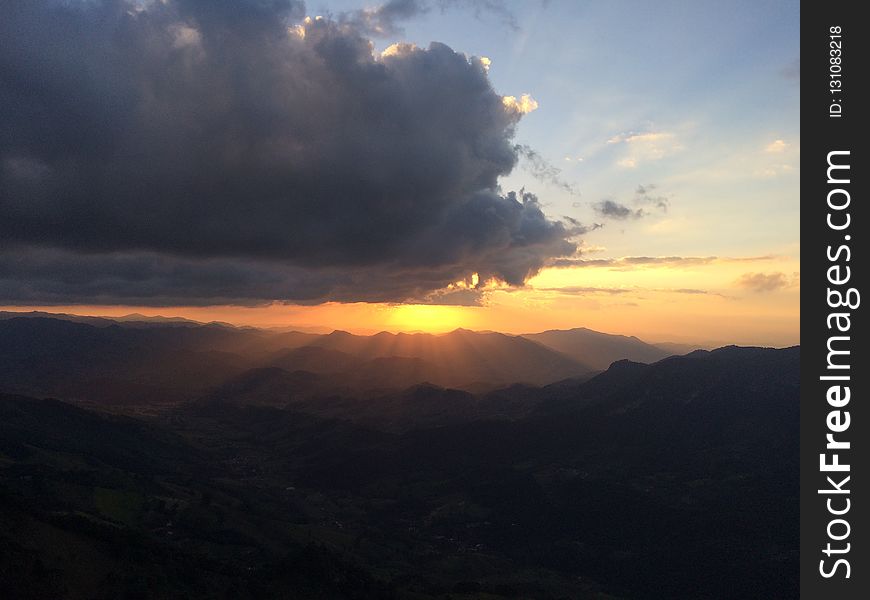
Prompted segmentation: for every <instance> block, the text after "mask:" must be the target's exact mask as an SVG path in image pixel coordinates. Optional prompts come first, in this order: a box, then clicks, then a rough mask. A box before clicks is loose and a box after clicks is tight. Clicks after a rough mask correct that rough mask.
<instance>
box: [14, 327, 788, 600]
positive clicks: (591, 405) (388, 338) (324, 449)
mask: <svg viewBox="0 0 870 600" xmlns="http://www.w3.org/2000/svg"><path fill="white" fill-rule="evenodd" d="M131 323H135V321H127V322H124V323H123V324H122V323H117V324H114V323H108V324H106V323H99V324H96V323H85V322H76V321H75V320H70V319H59V318H53V317H45V316H43V315H39V316H31V317H26V318H20V317H13V318H7V319H3V320H0V548H3V553H2V556H0V586H2V589H3V590H4V595H5V596H6V597H12V598H136V597H142V598H146V597H160V598H214V597H232V598H275V597H281V598H291V599H293V598H299V599H303V598H305V599H307V598H330V599H332V598H334V599H342V598H348V599H382V598H383V599H396V600H428V599H439V600H447V599H448V598H449V599H452V600H459V599H464V600H470V599H472V598H490V599H508V598H534V599H536V600H557V599H563V598H571V599H574V598H579V599H586V598H588V599H592V598H595V599H598V600H615V599H623V600H627V599H638V598H639V599H652V598H663V597H667V598H689V597H690V598H705V599H732V598H733V599H738V598H740V599H743V598H759V599H761V598H797V596H798V590H797V583H796V582H797V579H798V577H797V570H798V501H797V498H798V482H799V479H798V447H799V436H798V432H799V402H798V397H799V367H800V349H799V348H797V347H795V348H785V349H772V348H742V347H735V346H729V347H723V348H719V349H716V350H712V351H707V350H696V351H693V352H690V353H688V354H685V355H682V356H668V357H664V358H661V359H657V360H653V359H654V357H655V354H654V352H655V347H654V346H651V345H647V344H644V343H643V342H641V341H640V340H637V339H635V338H622V337H619V336H607V335H604V334H598V333H596V332H591V331H589V330H584V329H579V330H572V331H569V332H545V333H542V334H536V335H530V336H509V335H503V334H498V333H491V332H486V333H474V332H469V331H464V330H458V331H454V332H451V333H449V334H444V335H440V336H435V335H427V334H410V335H409V334H398V335H394V334H378V335H374V336H355V335H351V334H349V333H346V332H333V333H332V334H326V335H318V334H310V333H304V332H275V331H263V330H257V329H243V328H234V327H228V326H225V325H219V324H214V325H201V324H184V325H183V326H179V325H178V324H177V323H174V322H169V323H166V325H165V326H161V325H158V324H154V323H152V324H149V325H148V326H142V327H140V326H136V325H134V324H131ZM536 338H537V339H536ZM577 340H581V341H584V340H585V341H587V343H598V344H599V348H598V349H597V350H596V349H595V348H592V349H589V348H587V347H584V346H583V344H581V343H580V341H577ZM544 342H549V344H552V346H550V345H545V343H544ZM620 348H625V349H626V350H625V352H631V353H633V354H631V357H634V359H630V358H631V357H629V358H626V357H620V358H617V359H615V360H614V361H612V362H611V364H609V366H608V367H607V368H606V369H604V370H598V369H595V368H594V367H593V366H590V365H588V364H585V363H584V362H583V361H582V359H583V357H584V356H586V357H590V356H592V357H594V358H596V360H599V361H602V360H608V359H609V358H611V357H618V356H619V354H621V352H622V351H620ZM442 353H445V354H444V355H442ZM638 358H646V359H647V360H650V362H649V363H644V362H638V360H637V359H638ZM590 362H592V361H590ZM512 374H513V375H512ZM439 378H441V379H440V380H439ZM433 379H434V380H435V381H433ZM453 380H456V381H462V382H465V384H466V385H464V389H457V388H456V387H451V386H450V385H448V384H446V383H447V382H449V381H453ZM47 397H52V398H47Z"/></svg>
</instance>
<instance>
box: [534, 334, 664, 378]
mask: <svg viewBox="0 0 870 600" xmlns="http://www.w3.org/2000/svg"><path fill="white" fill-rule="evenodd" d="M523 337H524V338H526V339H529V340H532V341H534V342H538V343H539V344H543V345H544V346H546V347H548V348H552V349H553V350H556V351H558V352H561V353H562V354H565V355H566V356H570V357H571V358H573V359H574V360H576V361H578V362H580V363H582V364H585V365H589V367H591V368H592V369H595V370H599V371H600V370H603V369H606V368H607V367H609V366H610V363H612V362H614V361H617V360H624V359H627V360H632V361H635V362H642V363H652V362H656V361H657V360H661V359H663V358H665V357H667V356H670V355H671V354H673V352H668V351H667V350H665V349H662V348H659V347H657V346H653V345H652V344H647V343H646V342H642V341H641V340H639V339H637V338H636V337H627V336H624V335H611V334H607V333H600V332H598V331H592V330H591V329H586V328H585V327H578V328H576V329H568V330H558V329H556V330H550V331H544V332H542V333H532V334H524V335H523Z"/></svg>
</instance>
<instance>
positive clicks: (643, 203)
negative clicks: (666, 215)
mask: <svg viewBox="0 0 870 600" xmlns="http://www.w3.org/2000/svg"><path fill="white" fill-rule="evenodd" d="M656 189H657V186H656V185H655V184H654V183H648V184H646V185H639V186H637V189H635V191H634V197H633V198H632V202H633V203H634V205H635V206H638V207H639V208H629V207H628V206H626V205H625V204H622V203H621V202H618V201H616V200H613V199H609V198H605V199H604V200H601V201H600V202H596V203H594V204H593V205H592V208H593V210H595V212H596V213H598V214H599V215H600V216H602V217H604V218H607V219H616V220H619V221H625V220H627V219H642V218H644V217H648V216H651V215H653V214H655V213H653V212H650V209H651V208H652V209H656V210H658V211H661V212H667V211H668V208H669V207H670V200H669V199H668V197H667V196H663V195H661V194H656V193H655V190H656Z"/></svg>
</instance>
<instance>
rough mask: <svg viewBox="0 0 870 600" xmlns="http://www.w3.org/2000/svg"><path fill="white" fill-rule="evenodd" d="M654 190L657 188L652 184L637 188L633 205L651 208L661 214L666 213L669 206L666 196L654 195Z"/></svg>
mask: <svg viewBox="0 0 870 600" xmlns="http://www.w3.org/2000/svg"><path fill="white" fill-rule="evenodd" d="M656 189H658V186H657V185H656V184H654V183H648V184H646V185H639V186H637V189H636V190H635V191H634V202H635V204H642V205H646V206H652V207H654V208H657V209H658V210H660V211H662V212H668V208H670V205H671V201H670V199H669V198H668V197H667V196H663V195H661V194H656V193H655V190H656Z"/></svg>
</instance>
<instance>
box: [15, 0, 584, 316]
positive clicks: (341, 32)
mask: <svg viewBox="0 0 870 600" xmlns="http://www.w3.org/2000/svg"><path fill="white" fill-rule="evenodd" d="M410 4H413V3H405V4H403V3H401V2H391V3H389V5H390V6H392V9H391V10H394V11H397V13H396V14H397V15H399V16H401V15H400V13H401V10H402V6H406V8H405V9H404V10H411V9H410V8H407V6H410ZM302 14H303V7H302V4H301V3H297V2H290V1H281V0H209V1H206V0H175V1H172V2H166V3H163V2H157V1H155V2H146V3H142V2H125V1H122V0H103V1H93V2H81V3H78V2H59V1H47V0H34V1H32V2H21V3H3V4H2V5H0V240H2V246H0V252H2V255H0V259H2V261H3V265H4V266H3V273H2V277H0V280H2V282H3V287H2V292H0V296H3V297H2V300H3V301H6V302H10V301H12V300H13V298H15V299H18V300H19V301H20V300H23V299H24V298H30V300H29V301H30V302H33V303H37V302H39V301H40V298H43V299H45V300H46V301H47V300H48V299H52V301H54V299H57V301H58V302H60V301H61V300H63V301H72V300H73V299H76V301H82V302H84V301H89V302H90V301H95V299H97V298H100V299H101V301H105V302H112V301H115V302H131V303H132V302H133V298H134V297H135V298H136V299H140V300H141V299H148V298H152V299H153V300H152V301H151V302H150V303H161V302H165V303H174V302H180V301H184V302H186V303H194V304H196V303H201V304H208V303H214V302H224V301H234V302H235V301H238V302H261V301H266V300H271V299H278V300H290V301H305V302H317V301H323V300H328V299H340V300H349V301H350V300H392V301H402V300H406V299H414V298H422V297H425V296H426V295H427V294H430V293H431V292H432V291H434V290H437V289H440V288H442V287H444V286H446V285H447V284H449V283H451V282H453V281H457V280H460V279H463V278H465V277H467V276H468V275H469V274H470V273H473V272H476V273H479V274H480V277H481V278H484V279H491V278H495V279H497V280H502V281H505V282H507V283H510V284H513V285H520V284H522V283H523V282H524V281H525V279H527V278H528V277H529V276H531V275H533V274H534V273H536V272H537V271H538V270H540V268H542V266H544V265H545V264H546V263H547V262H548V261H550V260H552V259H553V258H555V257H559V256H567V255H571V254H572V253H573V252H574V251H575V250H576V244H575V243H574V242H573V241H571V240H572V238H573V237H574V236H576V235H579V234H580V233H582V232H583V231H584V228H582V227H581V226H579V225H578V224H575V223H570V222H559V221H554V220H551V219H549V218H548V217H547V216H546V215H544V213H543V212H542V210H541V207H540V204H539V203H538V201H537V199H536V198H535V197H534V196H532V195H531V194H519V195H517V194H512V193H510V194H505V193H502V192H500V191H499V189H498V186H497V180H498V177H499V176H501V175H505V174H507V173H509V172H510V171H511V169H513V167H514V166H515V164H516V162H517V154H516V150H515V148H514V144H513V143H512V141H511V138H512V136H513V133H514V128H515V126H516V124H517V123H518V122H519V120H520V118H521V116H522V114H521V111H520V110H518V109H517V108H516V107H512V106H510V105H506V104H505V103H503V102H502V98H501V96H500V95H498V94H497V93H496V92H495V91H494V90H493V89H492V86H491V85H490V82H489V80H488V79H487V75H486V70H485V68H484V65H483V63H482V62H481V61H479V60H477V59H468V58H467V57H466V56H464V55H462V54H459V53H456V52H454V51H453V50H451V49H450V48H448V47H447V46H445V45H443V44H438V43H433V44H432V45H430V47H429V48H428V49H416V48H413V47H409V46H401V47H398V48H394V49H393V51H391V52H389V53H387V55H386V56H383V57H381V56H374V55H373V52H372V46H371V44H370V42H369V41H368V40H367V39H366V38H365V37H364V36H363V35H362V34H361V33H360V32H359V30H358V28H357V27H355V26H354V25H353V24H349V23H343V24H342V23H339V22H335V21H330V20H327V19H320V20H306V21H305V22H302V21H300V19H301V16H302ZM397 18H398V17H397ZM70 273H75V274H76V275H75V277H71V276H68V274H70ZM143 303H148V302H143Z"/></svg>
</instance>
